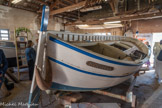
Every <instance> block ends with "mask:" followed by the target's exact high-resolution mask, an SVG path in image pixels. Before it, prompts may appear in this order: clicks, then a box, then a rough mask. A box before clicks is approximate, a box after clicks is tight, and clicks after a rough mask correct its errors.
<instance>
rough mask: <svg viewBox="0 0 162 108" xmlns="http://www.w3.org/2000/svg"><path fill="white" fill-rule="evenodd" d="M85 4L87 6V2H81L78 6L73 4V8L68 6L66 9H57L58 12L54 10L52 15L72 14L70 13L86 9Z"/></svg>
mask: <svg viewBox="0 0 162 108" xmlns="http://www.w3.org/2000/svg"><path fill="white" fill-rule="evenodd" d="M85 4H86V1H82V2H79V3H77V4H73V5H71V6H67V7H64V8H60V9H57V10H53V11H51V12H50V15H56V14H59V13H63V12H70V11H74V10H78V9H80V8H82V7H84V6H85Z"/></svg>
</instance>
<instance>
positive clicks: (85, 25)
mask: <svg viewBox="0 0 162 108" xmlns="http://www.w3.org/2000/svg"><path fill="white" fill-rule="evenodd" d="M76 26H77V27H78V28H87V27H88V25H87V24H83V25H76Z"/></svg>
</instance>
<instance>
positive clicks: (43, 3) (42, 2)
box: [34, 0, 48, 5]
mask: <svg viewBox="0 0 162 108" xmlns="http://www.w3.org/2000/svg"><path fill="white" fill-rule="evenodd" d="M34 1H36V2H38V3H40V4H42V5H48V3H46V2H44V1H42V0H34Z"/></svg>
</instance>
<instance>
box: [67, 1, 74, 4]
mask: <svg viewBox="0 0 162 108" xmlns="http://www.w3.org/2000/svg"><path fill="white" fill-rule="evenodd" d="M65 1H66V2H67V3H69V4H74V2H72V1H71V0H65Z"/></svg>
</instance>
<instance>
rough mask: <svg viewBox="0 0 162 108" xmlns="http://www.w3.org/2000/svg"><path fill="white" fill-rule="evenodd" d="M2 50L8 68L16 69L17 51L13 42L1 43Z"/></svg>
mask: <svg viewBox="0 0 162 108" xmlns="http://www.w3.org/2000/svg"><path fill="white" fill-rule="evenodd" d="M0 49H2V50H3V52H4V54H5V56H6V59H7V61H8V67H16V66H17V63H16V50H15V45H14V42H13V41H3V40H2V41H0Z"/></svg>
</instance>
